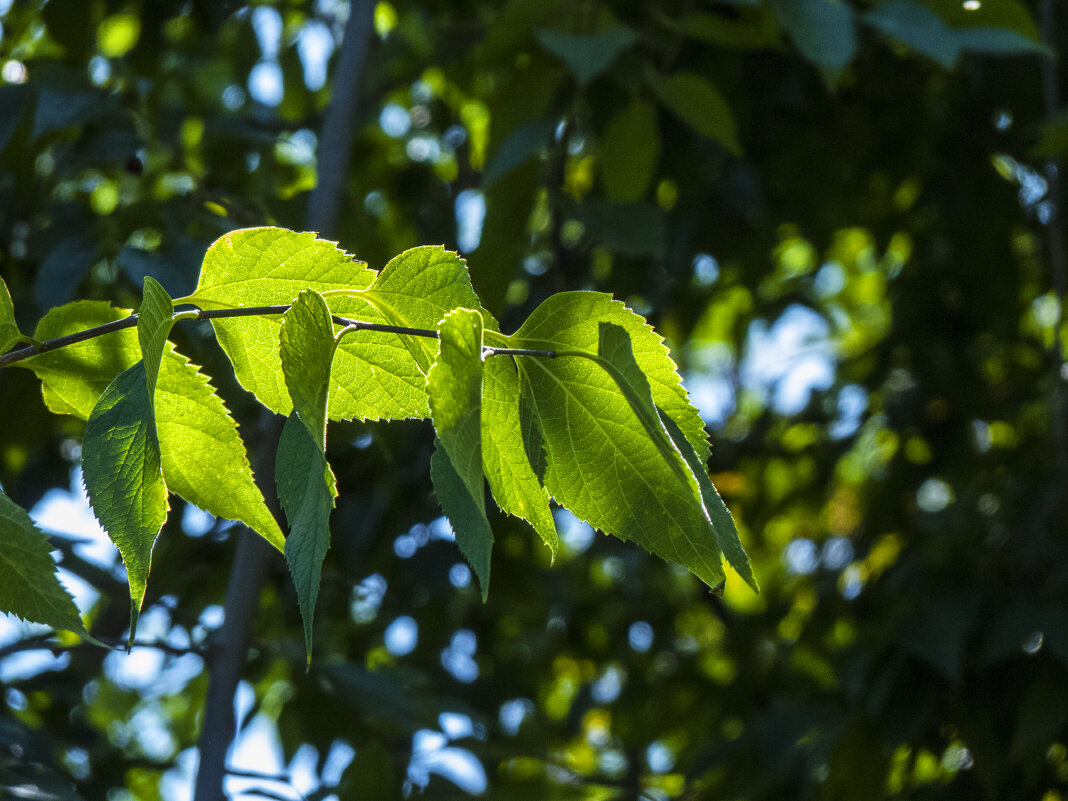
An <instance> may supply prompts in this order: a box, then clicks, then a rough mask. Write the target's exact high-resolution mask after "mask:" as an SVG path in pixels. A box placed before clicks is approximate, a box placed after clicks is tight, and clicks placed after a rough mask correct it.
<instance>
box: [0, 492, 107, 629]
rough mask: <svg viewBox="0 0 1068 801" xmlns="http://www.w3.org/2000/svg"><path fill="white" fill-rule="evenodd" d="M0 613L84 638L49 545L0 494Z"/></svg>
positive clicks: (79, 621) (80, 624) (14, 506)
mask: <svg viewBox="0 0 1068 801" xmlns="http://www.w3.org/2000/svg"><path fill="white" fill-rule="evenodd" d="M0 538H2V539H3V542H4V547H3V548H0V611H2V612H7V613H9V614H12V615H15V616H16V617H19V618H21V619H23V620H29V621H31V622H33V623H44V624H45V625H46V626H51V627H52V628H54V629H65V630H66V631H73V632H75V633H77V634H81V635H82V636H88V635H87V634H86V631H85V626H84V625H83V624H82V619H81V616H80V615H79V614H78V607H76V606H75V605H74V599H73V598H71V596H70V593H69V592H67V589H66V587H64V586H63V585H62V584H60V582H59V578H58V577H57V576H56V563H55V562H53V561H52V556H51V551H52V546H51V545H49V543H48V537H46V536H45V534H44V532H42V531H41V530H40V529H39V528H37V526H36V525H35V524H34V522H33V520H32V519H31V518H30V516H29V515H28V514H26V512H25V510H24V509H23V508H22V507H21V506H19V505H18V504H16V503H15V502H14V501H13V500H11V499H10V498H9V497H8V496H7V495H6V494H4V493H3V492H2V491H0Z"/></svg>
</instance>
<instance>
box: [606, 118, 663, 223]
mask: <svg viewBox="0 0 1068 801" xmlns="http://www.w3.org/2000/svg"><path fill="white" fill-rule="evenodd" d="M659 160H660V126H659V121H658V120H657V116H656V107H655V106H653V104H652V103H648V102H646V101H644V100H635V101H634V102H632V103H630V104H629V105H628V106H627V107H626V108H624V109H623V110H622V111H620V112H619V113H617V114H616V115H615V116H614V117H612V119H611V120H609V121H608V124H607V125H606V126H605V129H604V132H603V133H602V134H601V136H600V138H599V140H598V163H599V165H600V173H601V181H602V183H603V184H604V189H605V194H606V195H608V198H609V199H610V200H614V201H616V202H617V203H628V202H630V201H634V200H639V199H640V198H641V197H642V195H644V194H645V192H646V190H647V189H648V188H649V184H651V183H652V181H653V178H654V177H655V175H656V165H657V162H658V161H659Z"/></svg>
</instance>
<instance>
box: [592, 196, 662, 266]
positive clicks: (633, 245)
mask: <svg viewBox="0 0 1068 801" xmlns="http://www.w3.org/2000/svg"><path fill="white" fill-rule="evenodd" d="M577 214H578V216H579V218H580V219H581V220H582V221H583V223H585V225H586V235H587V237H589V239H590V240H591V241H593V242H596V243H598V244H602V245H605V246H606V247H609V248H611V249H612V250H615V251H616V252H618V253H621V254H623V255H625V256H648V257H650V258H654V259H656V258H662V257H663V255H664V251H665V249H666V248H667V238H668V232H667V221H666V220H665V218H664V211H663V209H661V208H660V207H659V206H657V205H656V204H654V203H611V202H609V201H605V200H599V199H597V198H589V199H587V200H586V201H585V202H583V203H582V205H580V206H578V207H577Z"/></svg>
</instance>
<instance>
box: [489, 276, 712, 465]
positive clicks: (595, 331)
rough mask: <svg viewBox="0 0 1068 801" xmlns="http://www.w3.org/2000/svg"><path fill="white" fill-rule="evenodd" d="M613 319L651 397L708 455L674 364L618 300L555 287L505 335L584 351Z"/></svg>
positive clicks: (593, 347) (513, 341)
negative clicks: (625, 336) (626, 338)
mask: <svg viewBox="0 0 1068 801" xmlns="http://www.w3.org/2000/svg"><path fill="white" fill-rule="evenodd" d="M602 322H609V323H614V324H615V325H618V326H620V327H621V328H623V329H624V330H625V331H626V332H627V334H628V335H629V336H630V341H631V348H632V350H633V353H634V359H635V361H637V363H638V366H639V367H641V369H642V372H643V373H645V375H646V377H647V378H648V380H649V388H650V391H651V392H652V394H653V402H654V403H655V404H656V405H657V406H658V407H660V408H661V409H663V410H665V411H666V412H667V413H668V414H669V415H670V416H671V417H672V419H674V420H675V421H676V422H677V423H678V424H679V427H680V428H681V429H682V430H683V431H684V432H685V434H686V438H687V439H688V440H689V441H690V443H691V444H692V445H693V447H694V450H695V451H696V452H697V453H698V455H699V456H700V457H701V459H702V460H707V459H708V455H709V448H708V437H707V435H706V434H705V425H704V421H702V420H701V416H700V415H699V414H698V413H697V410H696V409H695V408H694V407H693V406H692V405H691V404H690V400H689V396H688V395H687V393H686V390H685V389H684V388H683V386H682V379H681V378H680V377H679V373H678V368H677V367H676V365H675V362H674V361H672V359H671V354H670V352H669V351H668V349H667V347H666V346H665V345H664V340H663V338H661V337H660V335H659V334H657V333H656V332H655V331H654V330H653V329H652V326H650V325H649V323H647V322H646V321H645V319H644V318H643V317H641V316H640V315H638V314H635V313H634V312H632V311H631V310H630V309H628V308H627V307H626V306H624V305H623V303H622V302H620V301H618V300H613V299H612V297H611V295H606V294H604V293H602V292H560V293H558V294H556V295H553V296H552V297H549V298H547V299H546V300H545V301H544V302H543V303H542V304H541V305H539V306H538V308H536V309H535V310H534V311H533V312H532V313H531V315H530V316H529V317H528V318H527V319H526V321H524V323H523V325H522V326H521V327H520V328H519V330H518V331H517V332H516V333H515V334H514V335H512V336H511V337H509V344H510V345H511V346H512V347H518V348H536V349H540V350H583V351H587V352H589V353H596V352H597V348H598V343H599V342H600V324H601V323H602Z"/></svg>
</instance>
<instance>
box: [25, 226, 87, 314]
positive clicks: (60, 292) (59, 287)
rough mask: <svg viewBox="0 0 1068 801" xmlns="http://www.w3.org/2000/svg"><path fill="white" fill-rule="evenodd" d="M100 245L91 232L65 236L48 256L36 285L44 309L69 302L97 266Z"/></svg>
mask: <svg viewBox="0 0 1068 801" xmlns="http://www.w3.org/2000/svg"><path fill="white" fill-rule="evenodd" d="M98 252H99V251H98V247H97V244H96V242H94V241H93V240H92V239H91V238H89V237H88V236H80V235H79V236H75V237H72V238H70V239H63V240H61V241H60V242H59V243H58V244H56V246H55V247H54V248H52V250H51V251H49V253H48V255H47V256H46V257H45V260H44V262H43V263H42V264H41V269H40V270H38V272H37V277H36V278H35V280H34V285H33V298H34V300H36V301H37V305H38V306H40V307H41V309H42V310H47V309H50V308H52V307H53V306H60V305H62V304H64V303H67V302H68V301H69V300H70V299H71V298H73V297H74V293H75V292H76V291H77V290H78V284H80V283H81V281H82V278H83V277H85V274H86V273H87V272H88V271H89V268H90V267H92V266H93V263H94V262H95V261H96V259H97V256H98Z"/></svg>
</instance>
